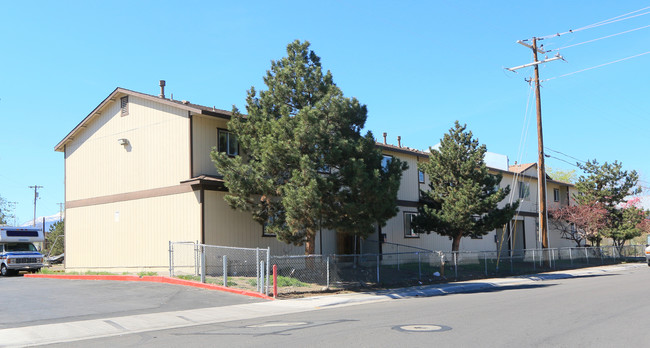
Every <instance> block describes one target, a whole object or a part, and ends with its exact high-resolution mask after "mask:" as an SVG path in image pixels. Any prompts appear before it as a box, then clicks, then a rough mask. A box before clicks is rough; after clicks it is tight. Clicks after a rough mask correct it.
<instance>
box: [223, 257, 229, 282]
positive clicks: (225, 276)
mask: <svg viewBox="0 0 650 348" xmlns="http://www.w3.org/2000/svg"><path fill="white" fill-rule="evenodd" d="M223 286H225V287H228V255H223Z"/></svg>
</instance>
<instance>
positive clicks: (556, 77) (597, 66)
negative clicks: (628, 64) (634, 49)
mask: <svg viewBox="0 0 650 348" xmlns="http://www.w3.org/2000/svg"><path fill="white" fill-rule="evenodd" d="M646 54H650V51H647V52H643V53H640V54H636V55H633V56H630V57H626V58H622V59H618V60H615V61H612V62H609V63H604V64H600V65H596V66H592V67H591V68H586V69H582V70H578V71H574V72H571V73H568V74H564V75H560V76H555V77H551V78H548V79H546V80H543V81H542V82H546V81H550V80H555V79H559V78H561V77H567V76H569V75H573V74H577V73H581V72H585V71H588V70H592V69H596V68H602V67H604V66H606V65H610V64H614V63H619V62H622V61H624V60H628V59H632V58H637V57H641V56H644V55H646Z"/></svg>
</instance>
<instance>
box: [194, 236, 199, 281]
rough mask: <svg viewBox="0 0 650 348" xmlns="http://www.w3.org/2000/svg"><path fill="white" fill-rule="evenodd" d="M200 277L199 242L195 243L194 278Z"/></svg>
mask: <svg viewBox="0 0 650 348" xmlns="http://www.w3.org/2000/svg"><path fill="white" fill-rule="evenodd" d="M198 275H199V241H198V240H197V241H195V242H194V276H198Z"/></svg>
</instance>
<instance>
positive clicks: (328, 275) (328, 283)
mask: <svg viewBox="0 0 650 348" xmlns="http://www.w3.org/2000/svg"><path fill="white" fill-rule="evenodd" d="M329 289H330V257H329V255H328V256H327V290H329Z"/></svg>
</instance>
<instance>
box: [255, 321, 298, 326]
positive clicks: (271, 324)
mask: <svg viewBox="0 0 650 348" xmlns="http://www.w3.org/2000/svg"><path fill="white" fill-rule="evenodd" d="M307 324H309V323H306V322H304V321H299V322H276V323H265V324H257V325H250V326H246V327H285V326H302V325H307Z"/></svg>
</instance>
